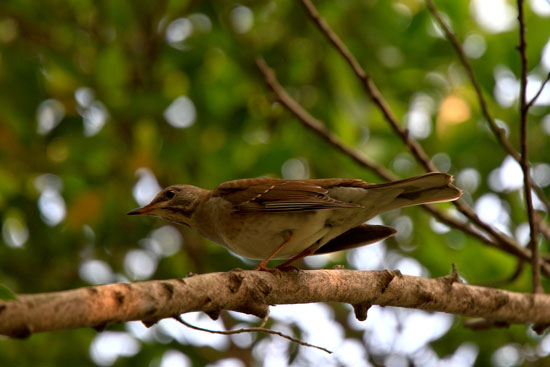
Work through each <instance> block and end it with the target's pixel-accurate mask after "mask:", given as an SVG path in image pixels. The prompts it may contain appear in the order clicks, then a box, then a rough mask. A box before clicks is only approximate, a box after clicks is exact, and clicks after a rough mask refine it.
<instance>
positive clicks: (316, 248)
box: [128, 173, 462, 270]
mask: <svg viewBox="0 0 550 367" xmlns="http://www.w3.org/2000/svg"><path fill="white" fill-rule="evenodd" d="M451 181H452V176H451V175H448V174H446V173H427V174H424V175H420V176H416V177H411V178H408V179H405V180H400V181H392V182H387V183H382V184H369V183H366V182H364V181H362V180H359V179H342V178H328V179H316V180H284V179H278V178H249V179H242V180H235V181H229V182H225V183H222V184H221V185H219V186H218V187H217V188H215V189H214V190H205V189H201V188H199V187H195V186H191V185H173V186H168V187H167V188H165V189H163V190H162V191H161V192H160V193H158V194H157V196H156V197H155V198H154V199H153V200H152V201H151V202H150V203H149V204H147V205H146V206H144V207H142V208H138V209H134V210H132V211H130V212H129V213H128V214H129V215H136V214H147V215H152V216H157V217H161V218H164V219H167V220H169V221H172V222H175V223H179V224H183V225H186V226H189V227H192V228H195V229H196V230H197V231H199V232H200V233H201V234H202V235H203V236H204V237H206V238H208V239H210V240H212V241H214V242H216V243H218V244H220V245H222V246H224V247H226V248H228V249H229V250H231V251H233V252H235V253H237V254H239V255H241V256H244V257H247V258H251V259H261V260H262V261H261V262H260V264H259V265H258V267H257V268H256V269H257V270H268V269H267V263H268V262H269V261H270V260H272V259H288V261H286V262H284V263H283V264H281V265H279V267H280V268H283V267H286V266H288V265H290V264H291V263H293V262H295V261H297V260H299V259H301V258H303V257H305V256H309V255H313V254H324V253H329V252H334V251H340V250H346V249H350V248H354V247H359V246H363V245H368V244H371V243H373V242H377V241H381V240H383V239H385V238H387V237H389V236H392V235H394V234H395V233H396V231H395V229H393V228H391V227H387V226H377V225H369V224H365V221H367V220H369V219H371V218H372V217H374V216H376V215H378V214H381V213H384V212H387V211H389V210H392V209H398V208H402V207H406V206H411V205H418V204H428V203H437V202H444V201H452V200H456V199H458V198H459V197H460V195H461V194H462V192H461V191H460V189H458V188H457V187H455V186H453V185H452V184H451Z"/></svg>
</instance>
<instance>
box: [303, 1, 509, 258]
mask: <svg viewBox="0 0 550 367" xmlns="http://www.w3.org/2000/svg"><path fill="white" fill-rule="evenodd" d="M302 3H303V5H304V7H305V8H306V10H307V12H308V14H309V16H310V17H311V19H312V20H313V21H314V22H315V24H316V25H317V27H318V28H319V29H320V30H321V32H322V33H323V34H324V35H325V37H326V38H327V39H328V40H329V41H330V43H331V44H332V45H333V46H334V47H335V49H336V50H337V51H338V52H339V53H340V54H341V55H342V57H344V59H345V60H346V61H347V62H348V64H349V65H350V67H351V69H352V70H353V72H354V73H355V75H356V76H357V78H358V79H359V80H360V81H361V83H362V84H363V87H364V89H365V90H366V92H367V94H368V95H369V96H370V97H371V99H372V100H373V102H374V103H375V104H376V105H377V106H378V107H379V109H380V110H381V111H382V113H383V115H384V117H385V118H386V120H387V121H388V123H389V124H390V125H391V126H392V128H393V129H394V131H395V132H396V133H397V135H399V136H400V137H401V140H402V141H403V143H404V144H405V145H406V146H407V147H408V148H409V150H410V151H411V153H412V154H413V156H414V157H415V158H416V160H417V161H418V162H419V163H420V164H421V165H422V166H423V167H424V168H425V169H426V171H428V172H433V171H437V169H436V168H435V166H434V165H433V164H432V162H431V161H430V159H429V157H428V155H427V154H426V152H425V151H424V149H423V148H422V146H421V145H420V144H419V143H418V142H417V141H416V140H414V139H412V138H411V137H410V136H409V134H408V132H407V131H406V130H405V129H403V128H402V127H401V126H400V125H399V122H398V121H397V118H396V117H395V115H394V114H393V112H392V111H391V108H390V107H389V105H388V103H387V102H386V100H385V99H384V97H383V96H382V95H381V93H380V91H379V90H378V88H377V87H376V85H375V84H374V82H373V81H372V79H371V78H370V76H369V75H368V74H367V72H366V71H365V70H363V68H362V67H361V65H360V64H359V62H358V61H357V59H356V58H355V57H354V56H353V54H352V53H351V52H350V51H349V49H348V48H347V47H346V45H345V44H344V43H343V42H342V41H341V40H340V38H339V37H338V35H336V33H334V31H333V30H332V29H331V28H330V26H329V25H328V24H327V22H326V21H325V20H324V19H323V18H322V17H321V15H320V14H319V12H318V11H317V9H316V8H315V6H314V5H313V4H312V3H311V1H310V0H302ZM452 204H453V205H454V206H456V208H457V209H458V210H459V211H460V212H461V213H462V214H464V215H465V216H466V217H467V218H468V219H469V220H470V221H471V222H472V223H474V224H475V225H477V226H478V227H479V228H481V229H482V230H483V231H485V232H486V233H487V234H488V235H489V236H490V237H491V238H493V239H495V241H496V242H499V243H501V244H502V245H503V246H504V247H505V248H507V249H508V250H510V251H516V250H517V249H516V248H517V247H520V246H519V244H517V243H516V242H515V241H514V240H513V239H512V238H510V237H508V236H506V235H505V234H504V233H501V232H499V231H497V230H496V229H495V228H493V227H492V226H491V225H489V224H487V223H485V222H483V221H482V220H481V219H480V218H479V216H478V215H477V214H476V213H474V211H473V210H472V209H471V208H470V207H469V206H468V205H467V204H466V203H465V202H464V200H462V199H458V200H455V201H453V203H452Z"/></svg>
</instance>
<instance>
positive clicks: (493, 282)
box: [478, 259, 525, 287]
mask: <svg viewBox="0 0 550 367" xmlns="http://www.w3.org/2000/svg"><path fill="white" fill-rule="evenodd" d="M524 268H525V261H524V260H522V259H519V260H518V263H517V265H516V269H515V270H514V272H513V273H512V275H510V276H508V277H506V278H504V279H496V280H489V281H486V282H482V283H479V284H478V285H481V286H483V287H498V286H503V285H506V284H510V283H512V282H514V281H515V280H517V279H518V278H519V276H520V275H521V273H523V269H524Z"/></svg>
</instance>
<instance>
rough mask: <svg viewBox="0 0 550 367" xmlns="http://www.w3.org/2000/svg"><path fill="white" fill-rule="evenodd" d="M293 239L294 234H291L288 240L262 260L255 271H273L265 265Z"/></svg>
mask: <svg viewBox="0 0 550 367" xmlns="http://www.w3.org/2000/svg"><path fill="white" fill-rule="evenodd" d="M293 238H294V234H293V233H292V232H291V233H290V235H289V236H288V238H287V239H286V240H284V241H283V243H281V244H280V245H279V246H278V247H277V248H276V249H275V250H273V252H272V253H270V254H269V256H267V257H266V258H265V259H263V260H262V262H261V263H259V264H258V266H257V267H256V269H255V270H260V271H273V269H268V268H267V263H268V262H269V260H271V259H273V257H274V256H275V255H277V254H278V253H279V251H281V250H282V249H283V247H285V246H286V245H287V244H288V243H289V242H290V241H292V239H293Z"/></svg>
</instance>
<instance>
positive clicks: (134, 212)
mask: <svg viewBox="0 0 550 367" xmlns="http://www.w3.org/2000/svg"><path fill="white" fill-rule="evenodd" d="M143 209H145V208H135V209H132V210H130V211H129V212H128V213H126V214H127V215H140V214H145V211H144V210H143Z"/></svg>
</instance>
